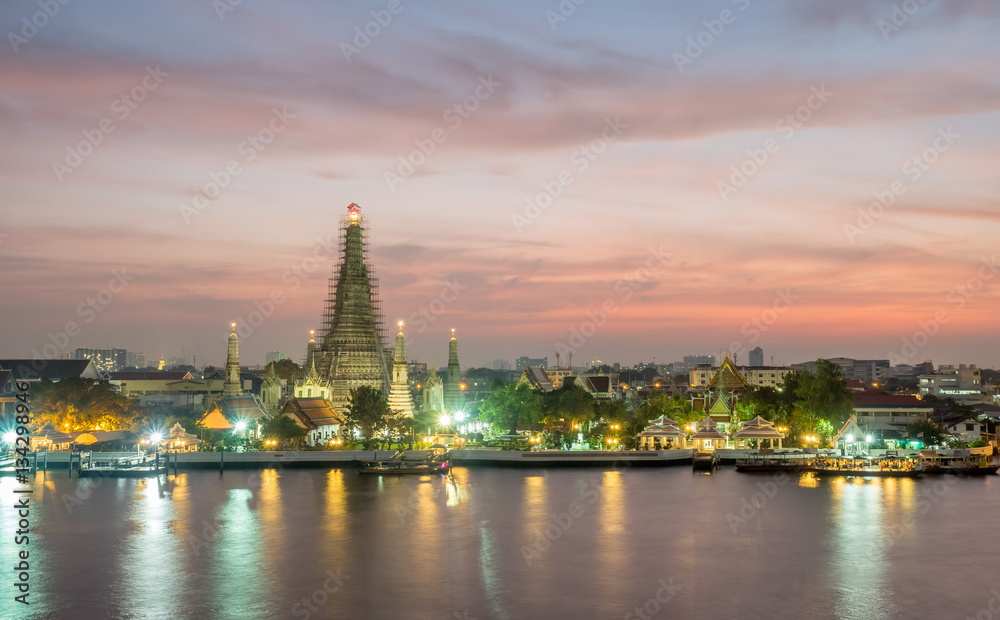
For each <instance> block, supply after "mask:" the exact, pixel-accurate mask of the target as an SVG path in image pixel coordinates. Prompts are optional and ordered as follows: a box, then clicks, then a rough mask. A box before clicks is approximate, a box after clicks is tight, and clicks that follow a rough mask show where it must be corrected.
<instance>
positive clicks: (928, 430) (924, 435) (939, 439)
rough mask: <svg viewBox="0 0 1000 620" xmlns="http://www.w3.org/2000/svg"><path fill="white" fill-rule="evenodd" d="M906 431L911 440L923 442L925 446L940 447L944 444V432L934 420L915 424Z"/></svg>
mask: <svg viewBox="0 0 1000 620" xmlns="http://www.w3.org/2000/svg"><path fill="white" fill-rule="evenodd" d="M906 431H907V435H909V438H910V439H911V440H922V441H923V442H924V445H925V446H940V445H941V444H943V443H944V435H945V433H944V430H943V429H942V428H941V427H940V426H938V425H937V424H935V423H934V421H933V420H921V421H919V422H914V423H913V424H911V425H910V426H909V427H907V429H906Z"/></svg>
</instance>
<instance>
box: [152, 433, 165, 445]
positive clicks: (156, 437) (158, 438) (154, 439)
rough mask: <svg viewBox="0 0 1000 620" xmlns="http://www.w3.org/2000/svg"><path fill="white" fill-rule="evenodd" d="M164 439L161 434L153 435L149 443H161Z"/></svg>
mask: <svg viewBox="0 0 1000 620" xmlns="http://www.w3.org/2000/svg"><path fill="white" fill-rule="evenodd" d="M162 439H163V435H162V434H161V433H153V434H152V435H150V436H149V441H150V442H152V443H160V441H161V440H162Z"/></svg>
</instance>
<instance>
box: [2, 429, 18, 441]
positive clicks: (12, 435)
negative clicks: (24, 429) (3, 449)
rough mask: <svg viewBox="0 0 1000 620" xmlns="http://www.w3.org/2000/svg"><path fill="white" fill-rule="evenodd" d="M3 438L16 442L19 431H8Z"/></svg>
mask: <svg viewBox="0 0 1000 620" xmlns="http://www.w3.org/2000/svg"><path fill="white" fill-rule="evenodd" d="M3 440H4V442H5V443H14V442H15V441H17V433H15V432H14V431H7V432H6V433H4V434H3Z"/></svg>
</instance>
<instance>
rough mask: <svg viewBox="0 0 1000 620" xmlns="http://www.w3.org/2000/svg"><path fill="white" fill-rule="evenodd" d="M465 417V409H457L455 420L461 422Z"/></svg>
mask: <svg viewBox="0 0 1000 620" xmlns="http://www.w3.org/2000/svg"><path fill="white" fill-rule="evenodd" d="M464 419H465V412H464V411H456V412H455V420H456V421H458V422H461V421H462V420H464Z"/></svg>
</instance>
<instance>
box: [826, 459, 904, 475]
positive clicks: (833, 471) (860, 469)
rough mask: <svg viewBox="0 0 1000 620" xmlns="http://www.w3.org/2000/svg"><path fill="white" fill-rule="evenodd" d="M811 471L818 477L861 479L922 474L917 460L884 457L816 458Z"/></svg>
mask: <svg viewBox="0 0 1000 620" xmlns="http://www.w3.org/2000/svg"><path fill="white" fill-rule="evenodd" d="M812 471H814V472H816V474H817V475H820V476H847V477H863V478H912V477H914V476H919V475H920V474H921V473H922V472H923V467H922V466H921V464H920V462H919V461H918V460H917V459H909V458H899V457H886V458H868V457H834V458H818V459H816V460H815V462H814V463H813V467H812Z"/></svg>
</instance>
